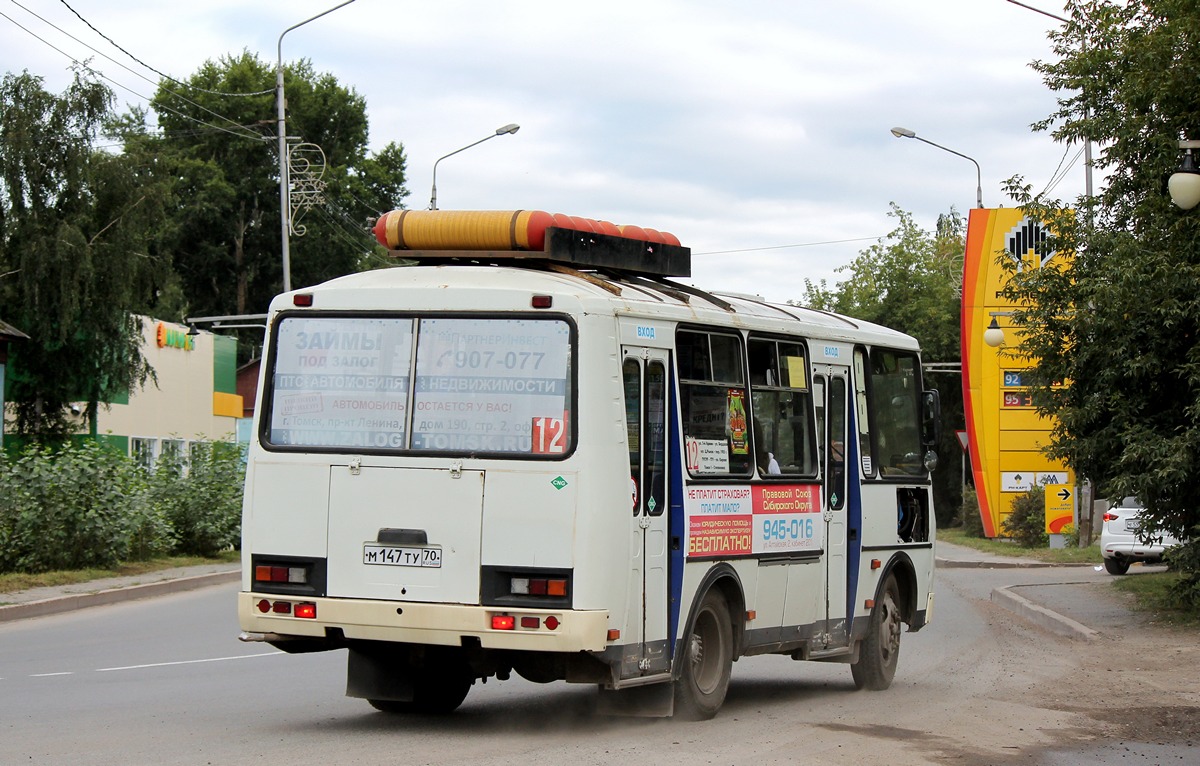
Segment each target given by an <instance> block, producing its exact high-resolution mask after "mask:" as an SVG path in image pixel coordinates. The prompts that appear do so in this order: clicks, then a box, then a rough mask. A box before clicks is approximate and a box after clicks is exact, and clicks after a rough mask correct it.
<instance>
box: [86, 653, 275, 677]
mask: <svg viewBox="0 0 1200 766" xmlns="http://www.w3.org/2000/svg"><path fill="white" fill-rule="evenodd" d="M280 654H287V652H281V651H275V652H260V653H258V654H240V655H238V656H236V657H210V658H208V659H205V660H179V661H177V662H152V663H149V664H146V665H125V666H123V667H119V668H97V669H96V672H97V673H108V672H109V671H113V670H141V669H143V668H165V667H169V666H171V665H197V664H200V663H202V662H225V661H226V660H248V659H252V658H254V657H277V656H278V655H280Z"/></svg>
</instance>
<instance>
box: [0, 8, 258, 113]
mask: <svg viewBox="0 0 1200 766" xmlns="http://www.w3.org/2000/svg"><path fill="white" fill-rule="evenodd" d="M13 2H14V3H16V0H13ZM59 2H60V3H62V4H63V5H64V6H65V7H66V9H67V10H68V11H70V12H71V13H73V14H75V18H77V19H79V20H80V21H82V22H83V23H84V24H87V26H88V29H90V30H92V31H93V32H95V33H96V34H98V35H100V36H101V37H103V38H104V39H105V40H107V41H108V43H109V44H110V45H112V47H114V48H116V49H117V50H119V51H121V53H124V54H125V55H126V56H128V57H129V58H131V59H133V60H134V61H136V62H137V63H139V64H141V65H142V66H144V67H146V68H147V69H149V70H150V71H151V72H154V73H155V74H156V75H158V76H159V77H162V78H163V79H166V80H170V81H171V82H173V83H175V84H176V85H182V86H183V87H185V88H192V89H193V90H198V91H200V92H201V93H210V94H212V95H214V96H263V95H266V94H268V93H274V92H275V89H274V88H268V89H267V90H259V91H254V92H253V93H226V92H225V91H218V90H207V89H205V88H200V87H197V86H195V85H189V84H188V83H185V82H180V81H179V80H176V79H175V78H174V77H171V76H170V75H168V74H164V73H162V72H160V71H158V70H157V69H155V68H154V67H152V66H150V65H149V64H147V63H146V62H145V61H142V60H141V59H140V58H138V57H137V56H135V55H133V54H132V53H130V52H129V51H127V50H125V49H124V48H122V47H121V46H120V45H118V44H117V42H116V41H115V40H113V39H112V38H111V37H109V36H108V35H106V34H104V33H103V32H101V31H100V30H99V29H96V27H95V25H94V24H92V22H90V21H88V20H87V19H85V18H84V17H83V16H82V15H81V14H80V13H79V11H77V10H75V9H74V8H72V7H71V4H70V3H68V2H67V0H59ZM18 5H19V4H18ZM22 7H24V6H22ZM25 10H26V11H28V12H29V13H33V12H32V11H29V9H27V8H26V9H25ZM38 18H41V17H40V16H39V17H38ZM43 21H45V19H43ZM46 23H47V24H49V23H50V22H46ZM52 26H53V25H52ZM56 29H57V27H56ZM59 31H60V32H61V31H62V30H59ZM63 34H67V33H66V32H63ZM72 39H74V38H72ZM83 44H84V45H87V43H83ZM88 47H89V48H91V46H88ZM92 50H96V49H95V48H92ZM96 53H100V51H96ZM100 55H101V56H104V54H103V53H100ZM104 57H105V58H108V56H104ZM108 60H109V61H112V59H108ZM113 63H114V64H117V62H116V61H113ZM118 66H123V65H121V64H118Z"/></svg>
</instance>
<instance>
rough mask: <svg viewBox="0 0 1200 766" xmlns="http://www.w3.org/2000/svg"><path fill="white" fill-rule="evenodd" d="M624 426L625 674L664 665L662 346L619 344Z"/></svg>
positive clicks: (664, 399) (664, 392) (660, 669)
mask: <svg viewBox="0 0 1200 766" xmlns="http://www.w3.org/2000/svg"><path fill="white" fill-rule="evenodd" d="M623 355H624V360H623V362H622V366H621V377H622V381H623V384H624V388H625V427H626V432H627V434H628V438H629V483H630V496H631V504H632V509H633V510H632V515H631V524H630V530H631V534H632V538H633V539H632V541H631V546H630V548H631V566H632V577H631V578H630V594H629V605H630V606H629V608H630V612H629V615H628V620H627V622H626V624H627V625H628V627H629V629H631V630H634V631H635V632H636V634H637V635H636V636H630V639H631V641H630V643H637V644H638V645H639V647H640V654H639V656H638V657H637V662H636V666H635V667H630V664H631V663H629V661H628V660H629V659H631V658H628V657H627V662H626V664H625V665H624V667H623V671H622V675H623V676H625V677H631V676H637V675H645V674H652V673H663V672H666V671H668V670H670V667H671V658H670V652H669V650H668V642H667V555H668V546H667V540H668V536H667V516H668V515H667V442H666V439H667V369H668V362H669V361H670V358H669V355H668V352H667V351H666V350H663V349H653V348H644V347H637V346H625V347H623Z"/></svg>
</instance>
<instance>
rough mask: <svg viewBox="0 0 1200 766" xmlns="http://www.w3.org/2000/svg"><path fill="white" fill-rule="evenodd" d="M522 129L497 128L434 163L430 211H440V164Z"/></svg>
mask: <svg viewBox="0 0 1200 766" xmlns="http://www.w3.org/2000/svg"><path fill="white" fill-rule="evenodd" d="M520 129H521V126H520V125H517V124H516V123H515V122H510V123H509V124H507V125H503V126H501V127H499V128H496V132H495V133H493V134H491V135H490V136H484V137H483V138H481V139H479V140H478V141H476V142H475V143H473V144H467V145H466V146H464V147H463V148H461V149H455V150H454V151H452V152H450V153H449V154H445V155H442V156H441V157H438V158H437V160H436V161H435V162H434V163H433V189H432V191H431V193H430V195H429V209H430V210H437V209H438V207H437V166H438V163H439V162H441V161H442V160H444V159H446V158H447V157H453V156H454V155H456V154H458V153H459V152H464V151H466V150H467V149H470V148H471V147H472V146H478V145H479V144H482V143H483V142H484V141H488V140H490V139H493V138H495V137H496V136H506V135H512V134H513V133H516V132H517V131H518V130H520Z"/></svg>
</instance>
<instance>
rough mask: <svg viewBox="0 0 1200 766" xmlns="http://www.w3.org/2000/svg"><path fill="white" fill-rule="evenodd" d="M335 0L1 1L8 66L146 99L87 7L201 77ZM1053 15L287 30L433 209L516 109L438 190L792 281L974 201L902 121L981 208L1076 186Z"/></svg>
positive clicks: (641, 16) (759, 6) (603, 12)
mask: <svg viewBox="0 0 1200 766" xmlns="http://www.w3.org/2000/svg"><path fill="white" fill-rule="evenodd" d="M337 2H338V0H287V2H284V1H283V0H257V2H253V3H250V2H245V1H244V0H241V1H235V0H192V1H191V2H188V3H164V2H161V1H159V0H153V1H152V0H66V2H63V1H62V0H0V13H2V14H3V16H2V17H0V65H2V68H3V70H4V71H6V72H14V73H16V72H20V71H22V70H25V69H27V70H29V71H30V72H32V73H34V74H38V75H40V76H42V77H43V78H45V81H46V87H47V88H49V89H50V90H52V91H56V92H57V91H59V90H61V89H62V88H63V87H64V86H65V84H66V83H67V81H68V78H69V73H68V71H67V67H68V66H69V65H70V58H76V59H85V58H89V57H90V58H91V59H92V66H93V68H95V69H97V70H98V71H100V72H101V73H103V74H104V75H105V76H106V77H108V78H110V79H111V81H112V82H110V84H111V85H113V87H114V89H115V91H116V93H117V98H118V103H119V104H122V105H124V104H133V103H139V102H142V101H144V97H145V96H148V95H149V94H151V93H152V92H153V90H154V85H153V84H152V83H153V82H156V81H157V76H156V75H155V74H154V73H153V72H151V71H149V70H147V69H145V68H144V67H142V66H140V65H139V64H137V63H136V62H134V61H133V60H131V59H130V58H129V57H127V56H126V55H125V54H123V53H121V52H120V51H119V50H117V49H116V48H115V47H113V45H112V44H111V43H109V42H107V41H105V40H104V39H103V38H102V37H100V36H99V35H98V34H97V33H96V32H94V31H92V30H91V29H89V28H88V26H87V25H86V24H85V23H84V22H83V21H81V20H80V18H79V16H82V17H83V18H84V19H86V20H87V21H88V22H90V23H91V24H92V25H93V26H94V27H95V28H96V29H97V30H99V32H102V33H104V34H105V35H107V36H108V37H110V38H112V41H113V42H115V43H117V44H119V45H120V46H121V47H122V48H124V49H125V50H127V51H128V52H129V53H131V54H133V55H134V56H136V57H137V58H138V59H140V60H141V61H143V62H145V63H146V64H149V65H150V66H152V67H154V68H155V69H157V70H159V71H161V72H165V73H167V74H170V75H172V76H173V77H176V78H179V79H185V78H187V77H188V76H189V75H190V74H191V73H193V72H194V71H195V70H196V68H197V67H198V66H200V65H201V64H202V63H203V62H204V61H205V60H209V59H212V60H215V59H218V58H219V57H221V56H223V55H226V54H235V55H236V54H238V53H240V52H241V51H242V50H243V49H246V50H249V51H251V52H253V53H257V54H258V55H259V57H260V58H261V59H263V60H264V61H268V62H274V61H275V60H276V46H277V43H278V40H279V36H280V34H281V33H282V32H283V31H284V30H285V29H288V28H289V27H291V26H292V25H293V24H297V23H299V22H302V21H304V20H305V19H307V18H309V17H311V16H314V15H316V14H319V13H321V12H322V11H324V10H326V9H328V8H330V7H333V6H335V5H337ZM1026 2H1027V4H1030V5H1035V6H1037V7H1040V8H1042V9H1044V10H1047V11H1049V12H1051V13H1056V14H1062V13H1063V7H1062V0H1048V1H1047V2H1038V0H1026ZM68 6H69V7H68ZM71 9H74V11H76V12H77V13H78V16H77V15H76V14H75V13H72V10H71ZM30 11H32V12H33V14H36V15H33V14H31V13H30ZM38 17H41V18H38ZM1056 24H1057V22H1055V21H1054V20H1052V19H1049V18H1046V17H1045V16H1042V15H1039V14H1037V13H1034V12H1032V11H1029V10H1026V9H1024V8H1021V7H1018V6H1016V5H1013V4H1012V3H1009V2H1007V1H1006V0H909V1H908V2H894V1H893V0H840V1H839V2H821V1H818V0H790V1H785V0H779V1H778V2H767V1H765V0H762V1H760V0H741V1H740V2H728V0H726V1H725V2H712V1H711V0H686V2H685V1H684V0H606V2H603V3H585V2H572V1H571V0H509V1H508V2H492V3H484V2H480V1H475V0H426V2H408V1H407V0H356V1H355V2H353V3H352V4H350V5H347V6H346V7H343V8H340V9H338V10H336V11H334V12H332V13H330V14H329V15H327V16H324V17H322V18H320V19H317V20H315V21H312V22H311V23H308V24H305V25H304V26H302V27H299V28H297V29H294V30H292V31H290V32H288V33H287V35H286V36H285V37H284V40H283V58H284V60H285V61H291V60H293V59H297V58H301V57H304V58H308V59H310V60H311V61H312V63H313V66H314V68H315V69H316V70H317V71H318V72H328V73H330V74H332V75H334V76H335V77H336V78H337V79H338V80H339V81H340V82H341V83H342V84H343V85H345V86H348V87H351V88H354V89H355V90H356V91H357V92H358V93H359V94H361V95H362V96H363V97H364V98H365V99H366V102H367V106H368V116H369V118H370V128H371V144H372V147H373V148H379V147H382V146H383V145H385V144H386V143H387V142H389V141H396V142H400V143H402V144H403V145H404V147H405V150H406V153H407V156H408V187H409V189H410V191H411V192H412V194H411V195H410V196H409V197H408V198H407V199H406V200H405V206H406V207H410V208H424V207H426V206H427V205H428V204H429V195H430V182H431V172H432V168H433V163H434V161H435V160H436V159H437V158H438V157H440V156H442V155H444V154H447V153H448V152H451V151H454V150H455V149H457V148H459V147H461V146H464V145H466V144H469V143H471V142H473V141H476V140H478V139H480V138H483V137H484V136H487V135H489V134H491V133H492V132H493V131H494V130H495V129H496V128H497V127H499V126H501V125H505V124H507V123H510V122H515V123H518V124H519V125H520V126H521V128H520V131H519V132H518V133H516V134H515V135H505V136H500V137H496V138H494V139H491V140H489V141H487V142H486V143H483V144H480V145H479V146H476V147H473V148H471V149H469V150H467V151H465V152H463V153H461V154H458V155H455V156H454V157H452V158H450V159H447V160H446V161H444V162H442V163H441V164H440V165H439V166H438V179H437V180H438V207H439V208H442V209H454V208H463V209H489V210H492V209H516V208H524V209H540V210H546V211H549V212H552V213H554V212H563V213H568V214H570V215H579V216H584V217H588V218H599V219H606V220H610V221H613V222H615V223H619V224H624V223H628V224H637V225H640V226H649V227H652V228H656V229H661V230H665V231H670V232H672V233H674V234H675V235H676V236H678V237H679V238H680V240H681V241H682V242H683V244H684V245H687V246H689V247H691V248H692V252H693V258H692V261H693V279H692V280H691V281H692V282H693V283H694V284H697V285H699V286H701V287H707V288H711V289H722V290H728V291H736V292H746V293H756V294H759V295H762V296H764V297H766V298H768V299H770V300H778V301H784V300H788V299H797V298H800V297H801V295H802V294H803V291H804V280H805V279H806V278H808V279H811V280H814V281H816V280H820V279H826V280H829V281H830V282H834V281H838V280H839V279H841V278H842V276H841V275H839V274H838V273H837V272H836V269H837V268H838V267H839V266H842V265H844V264H846V263H848V262H849V261H851V260H852V259H853V258H854V257H855V256H856V255H857V254H858V252H859V251H861V250H862V249H863V248H865V247H868V246H869V245H871V244H872V243H873V242H874V241H877V240H878V239H880V238H881V237H884V236H885V235H886V234H887V233H888V232H889V231H891V230H892V229H893V228H894V225H893V224H894V220H893V219H892V218H890V217H889V215H888V213H889V210H890V204H891V203H895V204H896V205H898V206H899V207H900V208H901V209H903V210H907V211H910V212H912V213H913V214H914V215H915V217H916V220H917V222H918V223H919V224H920V225H921V226H922V227H924V228H926V229H932V228H933V227H934V224H935V223H936V220H937V216H938V214H939V213H942V212H946V211H948V210H949V209H950V208H951V207H953V208H955V209H957V210H958V211H959V212H960V213H963V214H965V212H966V211H967V210H968V209H969V208H971V207H973V206H974V205H975V189H976V170H975V166H974V165H973V164H971V163H970V162H969V161H968V160H966V159H963V158H961V157H956V156H954V155H953V154H949V153H947V152H944V151H941V150H940V149H937V148H934V147H932V146H929V145H926V144H923V143H921V142H919V141H914V140H912V139H897V138H894V137H893V136H892V135H891V133H890V132H889V131H890V128H892V127H894V126H902V127H906V128H909V129H911V130H913V131H915V132H916V133H917V135H919V136H921V137H923V138H926V139H928V140H930V141H933V142H935V143H938V144H941V145H942V146H945V147H947V148H950V149H953V150H955V151H957V152H961V153H962V154H965V155H968V156H970V157H972V158H974V159H975V160H977V161H978V163H979V165H980V167H981V174H982V189H983V203H984V205H985V206H987V207H999V206H1009V205H1011V204H1012V201H1011V200H1009V199H1006V198H1005V197H1004V196H1003V191H1002V188H1001V183H1002V182H1003V181H1004V179H1006V178H1009V177H1010V176H1013V175H1016V174H1019V175H1022V176H1024V177H1025V179H1026V180H1027V181H1028V182H1029V183H1031V184H1032V185H1033V186H1034V188H1035V190H1036V191H1040V190H1042V189H1043V188H1045V187H1046V186H1047V185H1048V184H1050V183H1051V182H1052V180H1053V179H1055V178H1056V177H1058V176H1059V175H1061V176H1062V178H1061V179H1060V180H1059V182H1058V183H1057V185H1056V186H1055V187H1054V191H1053V194H1054V195H1055V196H1058V197H1061V198H1064V199H1074V198H1075V197H1076V196H1078V195H1079V194H1082V192H1083V188H1084V176H1083V168H1082V164H1083V163H1082V160H1081V159H1078V158H1077V155H1078V154H1079V147H1077V146H1076V147H1065V146H1062V145H1059V144H1056V143H1054V142H1053V141H1052V140H1051V138H1050V137H1049V136H1048V135H1046V134H1044V133H1033V132H1032V131H1031V130H1030V128H1029V125H1030V124H1031V123H1033V122H1034V121H1036V120H1039V119H1041V118H1043V117H1045V116H1046V115H1048V114H1049V113H1050V112H1051V111H1052V109H1053V108H1054V103H1055V97H1054V95H1053V94H1052V93H1050V92H1049V91H1047V90H1046V88H1045V87H1044V85H1043V84H1042V82H1041V79H1040V78H1039V76H1038V75H1037V74H1036V73H1035V72H1033V71H1032V70H1031V69H1030V68H1029V66H1028V64H1029V62H1030V61H1032V60H1034V59H1039V58H1040V59H1047V58H1051V57H1052V55H1053V54H1052V52H1051V50H1050V45H1049V42H1048V40H1047V39H1046V32H1047V30H1048V29H1049V28H1050V27H1052V26H1053V25H1056ZM18 25H19V26H18ZM64 32H65V33H69V35H70V36H68V35H67V34H64ZM39 38H40V39H39ZM73 38H77V39H73ZM83 43H86V44H87V45H90V46H92V47H94V48H95V49H96V50H98V51H100V52H101V53H103V54H104V55H105V56H110V57H112V58H113V59H115V60H116V61H119V62H120V63H121V64H123V65H125V66H128V67H129V68H130V69H133V70H134V71H135V72H136V73H137V74H134V73H131V72H130V71H128V70H126V69H124V68H122V67H121V66H119V65H118V64H116V63H113V62H112V61H110V60H108V59H107V58H104V57H102V56H100V55H98V54H97V53H96V52H95V51H93V50H90V49H89V48H88V47H87V46H86V45H84V44H83ZM64 54H65V55H64ZM138 74H140V75H143V76H145V77H148V78H149V79H150V81H151V82H147V80H145V79H142V78H141V77H139V76H138ZM273 117H274V113H273V112H272V114H270V115H264V118H265V119H272V118H273ZM231 140H232V139H231ZM1072 162H1074V165H1073V167H1072V166H1071V163H1072ZM1068 167H1069V169H1068V170H1066V171H1065V173H1064V172H1063V171H1062V168H1068Z"/></svg>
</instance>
